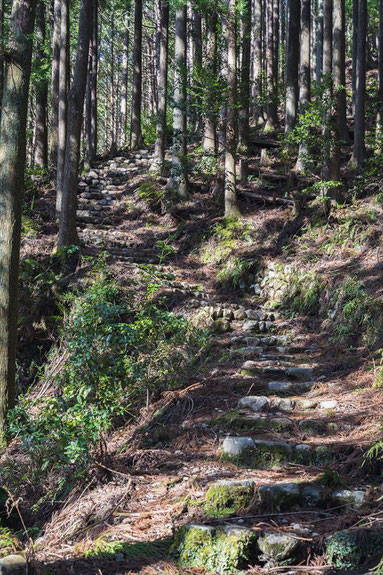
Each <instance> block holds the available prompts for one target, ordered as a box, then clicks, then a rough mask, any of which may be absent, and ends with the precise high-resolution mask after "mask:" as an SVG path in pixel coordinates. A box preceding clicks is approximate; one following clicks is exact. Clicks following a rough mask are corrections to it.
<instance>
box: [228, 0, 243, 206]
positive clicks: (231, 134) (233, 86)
mask: <svg viewBox="0 0 383 575" xmlns="http://www.w3.org/2000/svg"><path fill="white" fill-rule="evenodd" d="M226 42H227V118H226V150H225V216H226V217H238V216H239V214H240V212H239V208H238V202H237V191H236V166H235V164H236V148H237V137H236V130H237V30H236V0H228V7H227V17H226Z"/></svg>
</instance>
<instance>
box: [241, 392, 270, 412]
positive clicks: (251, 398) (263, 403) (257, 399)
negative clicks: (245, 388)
mask: <svg viewBox="0 0 383 575" xmlns="http://www.w3.org/2000/svg"><path fill="white" fill-rule="evenodd" d="M238 407H239V408H249V409H251V410H252V411H256V412H257V411H266V410H267V409H268V408H269V400H268V399H267V397H264V396H262V395H259V396H257V395H247V396H246V397H241V399H240V400H239V402H238Z"/></svg>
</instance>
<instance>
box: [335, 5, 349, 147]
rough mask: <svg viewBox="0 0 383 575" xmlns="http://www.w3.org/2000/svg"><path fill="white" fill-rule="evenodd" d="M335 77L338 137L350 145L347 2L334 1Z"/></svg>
mask: <svg viewBox="0 0 383 575" xmlns="http://www.w3.org/2000/svg"><path fill="white" fill-rule="evenodd" d="M333 27H334V30H333V75H334V88H335V96H336V121H337V132H338V137H339V138H340V139H341V140H342V141H343V142H344V143H347V144H348V143H349V142H350V138H349V135H348V130H347V120H346V64H345V58H346V54H345V49H346V41H345V40H346V39H345V27H346V24H345V0H334V9H333Z"/></svg>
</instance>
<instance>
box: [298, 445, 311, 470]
mask: <svg viewBox="0 0 383 575" xmlns="http://www.w3.org/2000/svg"><path fill="white" fill-rule="evenodd" d="M312 455H313V450H312V447H311V445H308V444H307V443H299V444H298V445H296V446H295V456H296V460H297V463H303V464H305V465H307V463H308V462H309V461H311V459H312Z"/></svg>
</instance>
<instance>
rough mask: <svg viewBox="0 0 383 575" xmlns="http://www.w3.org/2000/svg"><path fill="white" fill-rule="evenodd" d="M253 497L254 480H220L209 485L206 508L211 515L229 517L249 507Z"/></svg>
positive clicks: (206, 511)
mask: <svg viewBox="0 0 383 575" xmlns="http://www.w3.org/2000/svg"><path fill="white" fill-rule="evenodd" d="M253 497H254V485H253V482H252V481H219V482H218V483H215V484H213V485H211V487H209V489H208V491H207V493H206V499H205V504H204V510H205V513H206V514H207V515H208V516H210V517H227V516H228V515H233V514H237V513H239V512H240V511H241V510H242V509H245V508H246V507H248V506H249V505H250V503H251V501H252V499H253Z"/></svg>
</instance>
